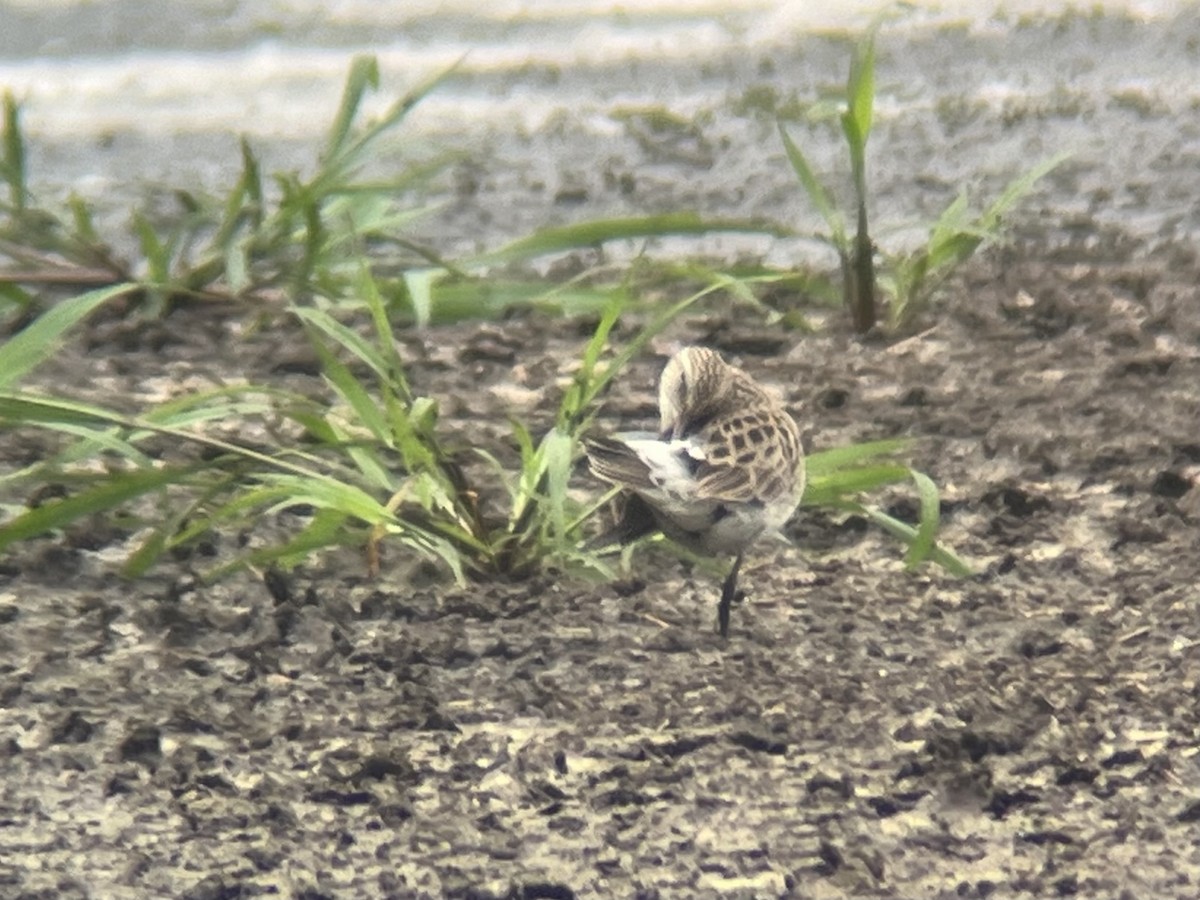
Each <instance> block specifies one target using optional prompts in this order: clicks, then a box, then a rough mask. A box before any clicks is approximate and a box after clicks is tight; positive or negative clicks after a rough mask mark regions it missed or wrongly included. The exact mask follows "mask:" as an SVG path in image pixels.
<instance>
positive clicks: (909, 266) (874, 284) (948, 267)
mask: <svg viewBox="0 0 1200 900" xmlns="http://www.w3.org/2000/svg"><path fill="white" fill-rule="evenodd" d="M878 28H879V21H876V23H875V25H873V26H872V27H871V28H870V29H868V30H867V32H866V33H865V34H864V35H863V36H862V38H860V39H859V40H858V41H857V42H856V44H855V45H854V47H853V49H852V52H851V57H850V70H849V75H848V77H847V79H846V88H845V92H844V95H843V102H842V104H841V107H840V109H839V110H838V111H837V113H836V115H837V118H838V122H839V124H840V126H841V132H842V136H843V138H844V140H845V146H846V155H847V157H848V159H849V164H850V173H851V180H852V184H853V193H854V203H853V210H854V214H853V221H854V227H853V232H851V230H850V228H849V227H848V225H847V222H846V219H845V217H844V216H843V214H842V212H841V211H840V209H839V208H838V206H837V204H836V203H835V201H834V196H833V193H832V192H831V191H830V190H829V188H828V187H827V186H826V185H825V184H824V183H822V182H821V180H820V179H819V178H818V177H817V176H816V174H815V173H814V171H813V169H812V166H811V165H810V164H809V161H808V158H807V157H806V156H805V154H804V152H803V151H802V150H801V149H800V146H799V145H798V144H797V143H796V142H795V141H794V140H793V139H792V137H791V134H790V133H789V132H788V129H787V127H786V126H785V125H784V124H783V122H782V120H781V121H780V122H779V123H778V130H779V135H780V138H781V140H782V141H783V146H784V149H785V151H786V152H787V157H788V161H789V162H790V164H791V166H792V169H793V170H794V171H795V173H796V177H797V179H798V180H799V181H800V184H801V186H802V187H803V189H804V193H805V195H806V196H807V197H808V199H809V201H810V202H811V203H812V204H813V206H814V207H816V209H817V212H818V213H819V214H820V216H821V218H822V219H823V220H824V222H825V225H826V227H827V228H828V229H829V233H828V235H825V236H824V239H825V240H827V241H828V242H829V244H831V245H832V247H833V248H834V250H835V251H836V252H837V255H838V260H839V262H840V267H841V276H842V277H841V292H842V298H843V302H844V304H845V306H846V308H847V310H848V311H849V313H850V320H851V323H852V324H853V327H854V330H855V331H856V332H858V333H860V334H863V333H866V332H868V331H870V330H871V329H873V328H874V327H875V326H876V324H877V323H880V319H881V309H880V308H881V305H882V307H883V310H882V324H883V327H884V328H885V330H887V331H888V332H891V333H896V332H901V331H905V330H907V329H909V328H911V327H912V325H913V324H914V323H915V322H916V321H917V320H918V318H919V317H920V316H921V315H922V314H923V313H925V312H926V311H927V310H928V309H929V307H930V304H931V303H932V301H933V299H934V297H935V296H936V292H937V288H938V287H939V286H940V285H941V283H942V282H943V281H944V280H945V279H946V278H947V277H948V276H949V275H950V273H952V272H953V271H954V270H955V269H956V268H957V267H958V266H960V265H961V264H962V263H964V262H965V261H966V260H968V259H970V257H971V256H972V255H973V254H974V253H975V251H976V250H978V249H979V248H980V247H981V246H983V245H984V244H985V243H987V242H989V241H993V240H995V239H996V238H998V237H999V236H1000V235H1001V233H1002V231H1003V218H1004V216H1005V215H1006V214H1007V213H1008V212H1009V211H1010V210H1011V209H1012V208H1013V207H1014V206H1015V205H1016V204H1017V203H1018V202H1019V201H1020V200H1021V199H1022V198H1023V197H1025V196H1026V195H1027V194H1028V193H1029V191H1030V190H1031V189H1032V188H1033V185H1034V184H1035V183H1036V182H1037V181H1038V180H1039V179H1040V178H1042V177H1043V176H1044V175H1046V174H1047V173H1048V172H1050V171H1051V170H1052V169H1054V168H1055V167H1056V166H1058V165H1059V163H1061V162H1062V161H1063V160H1064V159H1065V158H1066V155H1065V154H1060V155H1057V156H1055V157H1052V158H1051V159H1049V160H1047V161H1045V162H1042V163H1040V164H1038V165H1036V166H1034V167H1033V168H1032V169H1030V170H1029V171H1028V172H1026V173H1024V174H1023V175H1020V176H1019V177H1017V178H1016V179H1015V180H1013V181H1012V182H1011V183H1010V184H1009V185H1008V187H1006V188H1005V189H1004V190H1003V191H1002V192H1001V194H1000V196H999V197H997V198H996V200H994V201H993V202H992V203H991V204H990V205H989V206H988V207H987V208H986V209H984V211H983V212H982V213H978V214H975V215H972V214H971V212H970V210H969V208H968V198H967V196H966V194H965V193H960V194H959V196H958V197H957V198H956V199H955V200H954V201H953V202H952V203H951V204H950V205H949V206H948V207H947V208H946V209H945V210H944V211H943V212H942V214H941V215H940V216H938V218H937V219H936V220H935V221H934V222H933V224H932V225H931V226H930V227H929V235H928V238H927V239H926V241H925V244H924V246H922V247H919V248H917V249H916V250H913V251H911V252H907V253H897V254H889V253H886V252H885V253H883V254H882V256H883V261H884V266H883V268H882V270H879V269H877V266H876V254H877V253H878V250H877V248H876V245H875V242H874V240H873V239H872V237H871V223H870V216H869V214H868V201H869V188H868V178H867V142H868V140H869V139H870V136H871V131H872V127H873V125H874V105H875V38H876V34H877V31H878ZM881 292H882V294H883V295H884V297H885V298H886V302H885V303H883V304H881V303H880V293H881Z"/></svg>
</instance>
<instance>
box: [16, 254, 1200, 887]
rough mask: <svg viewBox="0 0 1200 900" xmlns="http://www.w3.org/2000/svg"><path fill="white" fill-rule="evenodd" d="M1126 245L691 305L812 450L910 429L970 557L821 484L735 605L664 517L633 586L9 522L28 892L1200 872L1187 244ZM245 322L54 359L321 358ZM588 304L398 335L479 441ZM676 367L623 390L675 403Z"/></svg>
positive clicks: (713, 340) (1148, 876)
mask: <svg viewBox="0 0 1200 900" xmlns="http://www.w3.org/2000/svg"><path fill="white" fill-rule="evenodd" d="M1125 249H1126V252H1127V251H1128V248H1125ZM1121 250H1122V248H1121V246H1120V242H1119V241H1111V242H1109V243H1107V244H1105V246H1104V247H1102V248H1097V249H1094V250H1093V251H1091V252H1083V253H1081V252H1079V251H1077V250H1075V249H1073V248H1070V247H1062V248H1059V249H1058V250H1056V251H1054V252H1052V253H1049V254H1044V255H1042V256H1038V255H1037V252H1036V246H1035V245H1034V243H1033V242H1018V244H1017V245H1015V246H1013V247H1012V248H1010V249H1009V250H1007V251H1004V252H997V253H993V254H992V255H991V256H990V257H989V258H987V259H982V260H979V261H977V262H976V263H974V264H972V266H971V267H970V269H969V270H968V271H967V272H966V273H965V274H964V276H963V277H962V278H961V279H960V280H959V281H958V282H957V283H956V285H955V286H954V288H953V290H952V292H951V299H950V302H949V304H948V306H947V308H946V313H945V314H944V315H942V316H940V317H939V318H938V319H937V321H936V324H935V325H934V327H933V328H932V329H931V330H929V331H927V332H924V333H922V334H920V335H918V336H916V337H914V338H912V339H909V340H907V341H904V342H901V343H897V344H891V345H889V344H887V343H870V342H868V343H862V342H860V341H858V340H856V339H854V338H852V337H851V336H849V335H848V334H846V333H844V332H843V330H842V329H841V328H839V327H833V328H831V329H829V330H827V331H825V332H824V333H821V334H817V335H814V336H803V337H801V336H797V335H794V334H787V333H782V332H780V331H778V330H771V329H766V328H764V327H762V326H760V325H756V324H754V323H753V322H749V323H748V322H747V321H746V320H747V317H746V316H745V315H744V314H741V313H738V314H737V315H736V316H734V315H732V314H730V313H729V312H728V311H722V310H720V309H714V310H710V311H708V312H706V313H702V314H699V315H697V316H695V317H693V318H691V319H689V320H687V321H686V322H683V323H681V324H680V325H679V327H678V328H677V329H676V331H675V332H674V333H673V334H672V335H670V339H673V340H693V341H702V342H705V343H709V344H711V345H713V346H716V347H718V348H720V349H721V350H723V351H724V352H726V353H727V354H728V355H729V356H730V357H731V358H733V359H735V360H737V361H738V362H739V363H740V364H742V365H744V366H745V367H747V368H748V369H749V370H750V371H752V372H754V373H755V374H756V375H758V376H759V377H760V378H762V379H763V380H764V381H767V382H770V383H774V384H777V385H779V386H780V387H781V389H782V390H783V391H784V392H785V396H786V398H787V400H788V402H789V404H790V405H791V406H792V408H793V409H795V410H796V411H797V412H798V414H799V416H800V417H801V419H802V421H803V423H804V427H805V429H806V433H807V442H808V445H809V446H810V448H820V447H829V446H836V445H839V444H842V443H845V442H847V441H850V440H857V439H866V438H874V437H884V436H891V435H898V434H907V435H911V436H914V437H917V438H919V439H920V441H919V444H918V447H919V450H918V460H919V462H920V464H921V465H922V466H923V467H924V468H925V469H926V470H928V471H929V472H930V474H931V475H933V476H934V477H935V478H936V480H937V481H938V482H939V483H940V484H941V485H943V486H944V488H945V491H946V502H945V531H944V537H945V540H946V541H947V542H948V543H949V544H950V545H952V546H953V547H955V548H956V549H957V550H958V551H960V552H961V553H962V554H964V555H965V556H967V557H968V558H971V559H974V560H975V561H976V562H977V563H978V564H979V566H980V574H979V576H978V577H975V578H972V579H966V580H957V579H953V578H951V577H949V576H945V575H942V574H940V573H938V572H936V571H931V570H925V571H922V572H920V573H918V574H915V575H914V574H909V573H906V572H904V571H903V569H902V566H901V565H900V564H899V553H898V550H897V548H896V547H895V546H894V545H893V544H891V543H890V542H889V541H887V540H886V539H884V538H882V537H881V536H880V535H878V534H876V533H874V532H873V531H871V530H868V529H864V528H863V527H861V523H857V522H854V521H851V522H840V521H835V520H832V519H829V518H828V517H825V516H820V515H814V514H811V513H804V512H802V513H801V515H799V516H798V517H797V519H796V521H795V524H794V533H793V536H794V537H795V539H796V546H795V547H785V548H780V547H772V546H764V547H763V548H762V552H761V553H760V554H759V555H758V556H757V557H756V558H755V560H754V564H753V565H751V567H750V569H749V571H748V574H747V576H746V580H747V586H748V587H749V588H750V590H751V595H750V598H749V600H748V602H747V603H746V604H744V605H743V606H742V607H741V608H739V609H737V610H735V617H734V623H733V633H732V636H731V638H730V640H729V641H728V643H723V642H722V641H720V640H719V639H718V638H717V637H716V636H715V634H714V633H713V612H714V603H715V598H716V584H715V581H714V580H713V578H712V577H711V575H709V574H706V573H700V572H692V571H691V570H690V569H689V567H687V566H686V565H684V564H682V563H678V562H675V561H674V560H673V558H672V557H670V556H668V555H665V554H663V553H662V552H661V551H658V552H657V553H655V552H648V553H647V554H643V555H641V556H639V557H637V558H636V559H635V562H634V566H633V569H632V571H631V572H630V573H629V575H628V577H627V578H625V579H624V580H622V581H620V582H619V583H616V584H612V585H602V586H594V585H587V584H579V583H573V582H571V581H570V580H564V579H559V578H556V577H554V576H553V575H543V576H540V577H538V578H536V579H534V580H532V581H529V582H525V583H515V584H485V585H476V586H472V587H470V588H469V589H465V590H463V589H458V588H455V587H454V586H453V585H452V584H448V583H446V582H445V580H444V579H442V578H440V577H439V576H438V575H437V574H436V573H431V572H429V571H428V570H427V568H426V567H424V566H415V567H414V566H413V565H411V563H410V561H406V560H403V559H392V560H390V561H389V566H388V567H387V571H386V572H385V574H384V576H383V577H382V578H381V579H380V580H378V581H375V582H372V581H369V580H368V579H367V578H366V577H365V576H364V574H363V568H362V564H361V561H360V560H359V559H358V558H357V557H355V556H353V555H346V556H344V557H338V556H330V557H329V558H328V559H323V560H320V561H316V562H314V564H312V565H310V566H308V567H306V568H305V569H303V570H301V571H298V572H295V573H292V574H291V575H289V576H287V577H284V578H273V579H270V581H269V583H263V582H262V581H259V580H257V579H255V578H254V577H252V576H250V575H244V576H239V577H234V578H231V579H228V580H226V581H223V582H220V583H218V584H216V585H212V586H209V585H205V584H202V583H201V582H199V581H198V580H197V579H196V577H195V575H194V572H195V571H198V570H201V569H203V568H204V563H205V562H206V560H205V559H204V557H203V552H209V553H214V554H221V553H224V552H229V551H231V550H232V549H233V548H235V547H236V545H237V542H238V539H239V536H238V535H232V534H231V535H219V536H217V538H215V539H214V541H213V545H212V546H211V547H208V548H202V552H201V553H199V554H198V555H197V556H195V557H193V558H191V559H181V560H177V561H173V562H170V563H168V564H165V565H163V566H161V567H160V568H159V569H157V570H156V571H155V572H154V574H153V575H152V576H151V577H148V578H146V579H143V580H140V581H137V582H134V583H132V584H129V583H124V582H122V581H120V580H119V579H118V578H117V577H116V575H115V574H113V571H114V557H118V556H119V554H117V553H115V552H110V553H106V550H113V551H116V550H120V549H121V548H122V545H121V539H122V537H123V536H122V535H119V534H115V533H114V534H106V533H104V531H103V530H95V529H82V530H81V531H80V532H78V533H73V534H69V535H65V536H56V537H52V538H45V539H41V540H37V541H34V542H31V543H30V544H27V545H25V546H24V547H22V548H20V549H19V550H18V551H17V552H16V553H14V554H11V555H10V556H9V557H8V558H7V559H6V560H4V561H3V569H2V574H0V578H2V579H3V581H2V582H0V590H2V591H3V593H2V594H0V598H2V602H0V620H2V621H3V625H2V627H0V648H2V649H0V659H2V660H3V663H2V668H0V725H2V726H3V732H4V733H3V742H2V743H0V760H2V763H0V765H2V767H3V782H2V785H0V844H2V846H3V853H2V854H0V894H2V895H4V896H12V897H35V896H36V897H51V896H54V897H71V896H79V897H83V896H166V895H174V896H187V897H197V898H198V897H242V896H258V895H260V894H274V893H283V894H285V895H294V896H331V897H341V896H397V897H409V896H454V897H468V896H470V897H488V896H512V897H518V896H519V897H567V896H605V897H607V896H643V897H653V896H661V897H683V896H717V895H721V896H743V897H764V896H797V897H842V896H854V897H1012V896H1036V897H1042V896H1056V895H1061V896H1071V895H1078V896H1087V897H1114V898H1115V897H1131V898H1132V897H1194V896H1197V895H1198V894H1200V850H1198V839H1200V788H1198V787H1197V783H1198V782H1197V775H1198V774H1200V773H1198V772H1197V761H1196V753H1197V750H1198V748H1200V730H1198V729H1200V708H1198V706H1197V702H1198V699H1200V697H1198V689H1197V671H1198V666H1197V656H1198V654H1200V649H1198V632H1200V629H1198V625H1197V614H1196V602H1197V596H1196V593H1197V592H1196V584H1197V578H1198V575H1200V561H1198V560H1197V555H1196V552H1195V550H1196V544H1197V518H1196V516H1197V508H1198V506H1197V504H1198V502H1200V497H1198V491H1197V488H1196V487H1195V480H1196V472H1197V467H1198V466H1200V438H1198V437H1197V432H1196V423H1197V389H1196V385H1197V378H1198V376H1200V296H1198V290H1197V287H1196V284H1197V280H1198V277H1200V265H1198V261H1197V259H1196V257H1195V255H1194V254H1193V253H1191V252H1190V251H1189V250H1186V249H1183V248H1168V249H1165V250H1161V251H1158V252H1156V253H1152V254H1144V255H1142V256H1141V257H1140V258H1138V259H1137V260H1136V261H1130V262H1122V261H1114V260H1115V259H1117V258H1118V257H1119V255H1120V252H1121ZM735 318H736V321H735ZM236 324H237V323H236V322H235V321H232V320H231V319H230V318H229V317H228V316H227V315H224V314H217V313H214V312H212V311H201V310H180V311H179V312H177V313H175V314H174V315H172V316H170V317H168V318H167V319H165V320H163V321H161V322H156V323H151V324H149V325H145V324H137V323H136V322H134V321H132V320H130V319H120V320H116V321H113V320H108V321H104V320H98V321H97V322H95V323H93V324H92V325H91V326H90V327H89V329H88V331H87V333H86V334H83V335H81V336H80V342H81V347H83V348H87V351H88V352H86V353H80V354H71V355H68V356H65V357H64V359H63V360H60V361H58V362H57V363H56V364H55V367H56V371H55V372H53V373H51V374H52V375H53V376H54V377H55V378H57V379H59V386H60V387H62V388H67V387H76V388H79V389H80V390H83V388H82V387H81V386H82V385H85V384H91V385H93V388H94V389H96V390H99V391H104V392H109V393H111V392H113V391H118V392H119V391H120V390H127V391H129V392H130V393H136V392H137V391H138V390H139V389H140V388H142V387H144V385H145V383H146V382H147V381H148V380H149V379H150V378H152V377H155V376H156V375H158V374H161V373H163V372H170V373H172V377H173V378H174V379H176V380H177V381H179V382H180V383H183V382H185V381H186V379H187V378H189V377H198V373H203V372H206V371H241V372H247V373H251V374H253V376H254V377H259V378H264V377H270V376H271V374H272V373H274V377H275V379H276V381H277V382H279V383H287V384H289V385H290V386H292V387H300V386H302V385H303V384H304V383H306V382H307V383H308V384H309V388H310V389H312V390H319V389H320V388H319V386H318V384H317V379H316V376H315V375H313V374H311V373H310V372H306V371H305V366H304V365H301V364H299V363H298V362H297V361H298V360H302V359H303V353H302V352H301V351H298V350H297V349H296V342H297V335H295V334H292V333H288V332H287V330H286V329H283V328H280V329H274V330H269V331H265V332H259V333H257V334H256V335H253V336H251V337H248V338H245V339H243V340H239V341H234V340H229V339H227V338H228V336H229V334H230V333H231V332H232V331H233V330H234V328H235V326H236ZM583 326H586V323H582V325H581V328H582V327H583ZM577 331H578V330H576V329H573V328H572V327H570V326H564V324H563V323H562V322H560V321H555V320H548V319H545V318H539V317H517V318H515V319H513V320H511V321H509V322H506V323H503V324H478V325H477V324H471V325H465V326H458V327H456V328H447V329H435V330H431V331H428V332H425V333H423V334H416V333H405V334H402V335H401V339H402V342H403V344H404V346H405V348H406V353H407V355H408V357H409V358H410V359H411V361H412V371H413V375H414V378H415V380H416V381H417V383H418V387H419V389H420V390H421V391H423V392H428V393H430V394H432V395H434V396H437V397H439V398H441V399H442V402H443V405H444V408H445V419H446V423H447V427H448V428H449V429H450V430H453V429H454V428H455V427H456V425H455V423H456V422H457V423H461V422H463V421H467V420H470V419H471V417H473V416H479V417H481V419H480V423H481V424H479V425H478V426H476V427H475V429H474V430H473V431H472V432H470V433H467V434H464V435H463V437H464V439H465V440H467V439H481V438H480V436H481V435H482V436H485V437H483V438H482V440H485V441H488V440H496V439H497V438H496V437H495V436H496V435H500V434H502V433H503V430H504V420H503V416H502V412H503V409H504V402H503V400H502V399H501V398H510V397H511V396H513V395H514V388H523V389H526V391H527V392H532V393H530V394H529V396H527V397H526V402H527V403H529V405H530V406H531V407H533V408H535V409H544V410H547V411H548V410H550V409H552V406H553V398H554V396H555V395H556V392H557V390H558V387H556V385H555V378H556V376H557V375H558V374H559V373H561V372H562V371H564V370H565V368H566V366H567V365H568V362H569V360H570V359H571V358H572V357H573V355H574V354H575V353H577V352H578V348H579V346H580V344H581V341H582V338H581V337H580V336H579V334H578V333H577ZM659 365H660V360H658V359H655V358H653V357H651V356H648V357H647V358H646V359H644V360H642V361H640V362H639V364H638V365H637V366H636V367H634V368H633V369H631V370H630V373H629V376H628V378H627V379H626V381H625V383H623V384H621V385H620V386H619V388H620V394H619V395H616V394H615V395H614V397H613V398H612V400H611V401H610V404H609V407H608V414H607V415H606V424H610V425H612V426H613V427H620V426H627V425H637V424H641V423H642V422H643V421H644V420H645V419H646V418H647V417H648V416H650V415H651V414H652V412H653V406H652V394H651V390H652V387H653V380H654V378H655V375H656V373H657V367H658V366H659ZM480 384H485V385H495V386H496V387H494V388H493V389H492V390H491V391H488V392H482V393H481V392H480V391H479V388H478V386H479V385H480ZM515 393H520V392H519V391H517V392H515ZM458 427H461V425H460V426H458ZM32 452H36V438H33V437H26V438H25V439H24V441H14V440H8V441H6V442H5V444H4V453H5V455H6V457H7V460H6V461H7V462H10V463H12V462H19V461H20V459H21V458H23V457H25V456H27V455H28V454H29V453H32ZM901 511H902V510H901Z"/></svg>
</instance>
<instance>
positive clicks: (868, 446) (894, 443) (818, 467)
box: [807, 438, 913, 478]
mask: <svg viewBox="0 0 1200 900" xmlns="http://www.w3.org/2000/svg"><path fill="white" fill-rule="evenodd" d="M912 444H913V442H912V441H911V440H910V439H908V438H890V439H888V440H883V441H867V442H864V443H861V444H849V445H847V446H845V447H834V448H833V449H831V450H821V451H819V452H817V453H812V454H809V456H808V459H807V469H808V475H809V477H810V478H821V477H824V476H827V475H829V474H830V473H833V472H836V471H838V470H839V469H844V468H847V467H848V466H855V465H861V464H863V463H866V462H870V461H872V460H878V459H890V458H893V457H896V456H898V455H900V454H902V453H904V452H905V451H907V450H908V449H910V448H911V447H912Z"/></svg>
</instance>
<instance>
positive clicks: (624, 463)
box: [584, 437, 658, 491]
mask: <svg viewBox="0 0 1200 900" xmlns="http://www.w3.org/2000/svg"><path fill="white" fill-rule="evenodd" d="M584 448H585V449H586V450H587V457H588V465H589V466H590V467H591V470H592V473H593V474H594V475H596V477H598V478H603V479H604V480H605V481H608V482H611V483H612V484H616V485H621V486H622V487H627V488H632V489H633V490H635V491H636V490H654V489H656V488H657V487H658V485H657V484H656V483H655V481H654V479H653V478H652V477H651V472H650V466H649V464H648V463H647V462H646V460H644V459H643V458H642V457H641V456H640V455H639V454H638V453H637V452H636V451H635V450H634V449H633V447H631V446H630V445H629V444H627V443H625V442H624V441H620V440H616V439H615V438H606V437H601V438H592V439H590V440H588V441H587V442H586V443H585V444H584Z"/></svg>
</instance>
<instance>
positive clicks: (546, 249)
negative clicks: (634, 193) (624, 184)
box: [462, 213, 791, 266]
mask: <svg viewBox="0 0 1200 900" xmlns="http://www.w3.org/2000/svg"><path fill="white" fill-rule="evenodd" d="M719 231H731V232H742V233H749V234H769V235H772V236H774V237H785V236H787V235H789V234H791V231H790V230H789V229H785V228H781V227H780V226H778V225H771V224H768V223H764V222H760V221H753V220H748V219H705V218H703V217H701V216H699V215H697V214H695V213H667V214H663V215H657V216H637V217H632V218H618V219H593V220H592V221H589V222H580V223H578V224H576V225H563V226H560V227H556V228H543V229H541V230H540V231H537V232H535V233H534V234H532V235H529V236H528V237H525V238H521V239H520V240H517V241H513V242H512V243H511V244H508V245H506V246H504V247H501V248H500V249H499V250H494V251H492V252H490V253H484V254H482V255H480V256H476V257H473V258H471V259H468V260H466V261H465V262H463V263H462V264H463V265H464V266H481V265H491V264H495V263H505V262H512V261H514V260H521V259H530V258H533V257H536V256H543V255H546V254H549V253H562V252H564V251H567V250H576V249H580V248H586V247H595V246H596V245H598V244H603V243H605V242H607V241H620V240H636V239H641V238H655V237H666V236H669V235H694V234H710V233H713V232H719Z"/></svg>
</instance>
